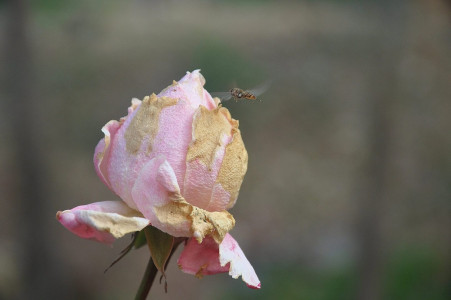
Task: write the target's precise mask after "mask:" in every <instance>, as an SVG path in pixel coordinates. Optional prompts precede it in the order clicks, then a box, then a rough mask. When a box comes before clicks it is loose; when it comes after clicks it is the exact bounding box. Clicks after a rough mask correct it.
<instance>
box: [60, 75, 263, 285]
mask: <svg viewBox="0 0 451 300" xmlns="http://www.w3.org/2000/svg"><path fill="white" fill-rule="evenodd" d="M204 84H205V79H204V78H203V76H202V75H201V74H200V72H199V70H196V71H194V72H192V73H189V72H188V73H187V75H185V76H184V77H183V78H182V79H181V80H180V81H179V82H175V81H174V82H173V84H172V85H170V86H169V87H167V88H166V89H164V90H163V91H162V92H161V93H160V94H158V96H157V95H155V94H152V95H150V96H147V97H145V98H144V99H143V100H142V101H140V100H137V99H133V100H132V105H131V106H130V107H129V109H128V115H127V116H126V117H123V118H121V119H120V120H119V121H110V122H108V123H107V124H106V125H105V126H104V127H103V128H102V131H103V133H104V134H105V137H104V138H103V139H102V140H100V142H99V143H98V145H97V147H96V149H95V153H94V166H95V169H96V172H97V174H98V176H99V177H100V178H101V179H102V181H103V182H104V183H105V184H106V185H107V186H108V187H109V188H110V189H111V190H112V191H113V192H114V193H115V194H117V195H118V196H119V197H120V198H121V199H122V200H123V202H122V201H106V202H97V203H93V204H89V205H84V206H79V207H76V208H74V209H72V210H66V211H63V212H58V213H57V219H58V220H59V221H60V222H61V224H63V226H65V227H66V228H67V229H69V230H70V231H71V232H73V233H75V234H76V235H78V236H80V237H82V238H90V239H94V240H97V241H99V242H103V243H112V241H113V240H114V238H119V237H121V236H123V235H125V234H127V233H130V232H135V231H140V230H142V229H143V228H144V227H146V226H147V225H152V226H154V227H156V228H158V229H159V230H161V231H163V232H166V233H168V234H170V235H172V236H174V237H188V238H190V240H189V241H188V243H187V245H186V247H185V249H184V251H183V253H182V255H181V257H180V260H179V265H180V267H181V269H182V270H184V271H186V272H187V273H192V274H197V275H198V276H200V275H202V274H215V273H219V272H227V271H229V274H230V275H231V276H233V277H234V278H237V277H238V276H239V275H243V280H245V281H246V283H247V284H248V286H250V287H254V288H259V287H260V282H259V281H258V278H257V276H256V275H255V272H254V270H253V268H252V266H251V265H250V264H249V262H248V261H247V259H246V257H245V256H244V254H243V252H242V251H241V249H240V248H239V246H238V244H237V243H236V241H235V240H234V239H233V238H232V237H231V236H230V235H229V234H228V232H229V231H230V230H231V229H232V228H233V226H234V225H235V220H234V218H233V216H232V215H231V214H230V213H229V212H228V211H227V210H228V209H229V208H231V207H232V206H233V205H234V204H235V202H236V200H237V198H238V193H239V189H240V186H241V183H242V181H243V178H244V175H245V173H246V170H247V161H248V156H247V152H246V149H245V147H244V143H243V141H242V138H241V134H240V130H239V129H238V121H236V120H234V119H232V118H231V116H230V113H229V111H228V110H227V109H226V108H224V107H222V106H221V105H218V104H219V101H218V99H216V98H215V99H213V98H212V97H211V96H210V94H209V93H208V92H207V91H206V90H205V89H204V88H203V85H204ZM202 253H208V254H209V255H208V256H205V257H203V255H202ZM206 257H208V260H207V261H204V260H205V258H206ZM200 258H204V260H202V261H203V263H202V264H200V260H199V259H200ZM205 264H207V267H205ZM208 266H209V267H208ZM197 267H198V270H195V269H196V268H197Z"/></svg>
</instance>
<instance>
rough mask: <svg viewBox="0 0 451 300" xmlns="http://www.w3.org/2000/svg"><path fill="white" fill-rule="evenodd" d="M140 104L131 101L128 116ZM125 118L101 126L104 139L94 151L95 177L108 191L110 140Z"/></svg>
mask: <svg viewBox="0 0 451 300" xmlns="http://www.w3.org/2000/svg"><path fill="white" fill-rule="evenodd" d="M140 104H141V101H140V100H138V99H136V98H134V99H132V105H131V106H130V107H129V108H128V115H130V114H132V113H133V111H134V110H135V109H136V108H137V107H138V106H139V105H140ZM127 117H128V116H127ZM127 117H123V118H121V120H120V122H118V121H115V120H112V121H109V122H108V123H106V124H105V126H103V128H102V132H103V133H104V134H105V137H104V138H103V139H101V140H100V141H99V143H98V144H97V146H96V149H95V151H94V167H95V170H96V172H97V175H98V176H99V177H100V179H102V181H103V183H105V184H106V185H107V186H108V187H109V188H110V189H111V184H110V182H109V178H108V177H109V176H108V166H109V158H110V152H111V147H110V145H111V140H112V139H113V138H114V136H115V135H116V132H117V131H118V130H119V128H120V127H121V125H122V123H123V122H124V121H125V120H126V119H127Z"/></svg>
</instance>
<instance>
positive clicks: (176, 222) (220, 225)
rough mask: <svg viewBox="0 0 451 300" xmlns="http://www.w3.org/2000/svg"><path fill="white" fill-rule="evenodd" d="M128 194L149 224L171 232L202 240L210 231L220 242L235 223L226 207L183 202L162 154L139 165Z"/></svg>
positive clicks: (172, 171)
mask: <svg viewBox="0 0 451 300" xmlns="http://www.w3.org/2000/svg"><path fill="white" fill-rule="evenodd" d="M132 197H133V199H134V201H135V203H136V205H137V207H138V209H139V211H141V212H142V213H143V215H144V216H145V217H146V218H148V219H149V220H150V222H151V223H152V226H155V227H157V228H158V229H160V230H162V231H164V232H166V233H169V234H170V235H173V236H177V237H191V236H194V237H196V238H197V240H198V241H202V239H203V238H204V237H205V236H206V235H211V236H212V237H213V238H214V239H215V241H217V242H221V241H222V239H223V238H224V236H225V234H226V233H227V232H228V231H230V230H231V229H232V228H233V226H234V225H235V220H234V219H233V217H232V215H231V214H229V213H228V212H227V211H221V212H208V211H206V210H203V209H200V208H198V207H195V206H193V205H191V204H189V203H188V202H186V201H185V199H184V198H183V197H182V195H181V194H180V188H179V186H178V183H177V178H176V175H175V173H174V170H173V169H172V167H171V165H170V164H169V163H168V161H167V160H166V159H165V158H164V157H162V156H160V157H156V158H153V159H152V160H150V161H149V162H148V163H147V164H146V165H145V166H144V167H143V168H142V170H141V172H140V174H139V176H138V178H137V180H136V183H135V186H134V187H133V190H132Z"/></svg>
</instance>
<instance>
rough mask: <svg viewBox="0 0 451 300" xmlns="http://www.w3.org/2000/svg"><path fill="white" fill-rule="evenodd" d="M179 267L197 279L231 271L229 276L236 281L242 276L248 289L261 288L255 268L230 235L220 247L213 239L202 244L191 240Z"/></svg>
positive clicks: (181, 256)
mask: <svg viewBox="0 0 451 300" xmlns="http://www.w3.org/2000/svg"><path fill="white" fill-rule="evenodd" d="M178 265H179V267H180V269H181V270H182V271H183V272H185V273H188V274H193V275H196V276H197V277H202V276H203V275H211V274H217V273H224V272H227V271H229V275H230V276H232V277H233V278H235V279H236V278H238V277H239V276H242V279H243V281H244V282H245V283H246V285H247V286H248V287H250V288H254V289H259V288H260V287H261V284H260V280H259V279H258V277H257V274H255V271H254V268H253V267H252V266H251V264H250V263H249V261H248V260H247V258H246V256H245V255H244V253H243V251H242V250H241V248H240V247H239V245H238V243H237V242H236V241H235V240H234V239H233V238H232V236H231V235H230V234H226V236H225V238H224V240H223V241H222V243H221V244H220V245H218V244H217V243H216V242H215V241H213V240H212V239H211V238H206V239H204V240H203V242H202V243H201V244H199V243H198V242H197V241H196V240H195V239H190V240H189V241H188V243H187V245H186V246H185V248H184V249H183V252H182V254H181V255H180V258H179V260H178Z"/></svg>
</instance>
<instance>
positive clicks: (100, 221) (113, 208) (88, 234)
mask: <svg viewBox="0 0 451 300" xmlns="http://www.w3.org/2000/svg"><path fill="white" fill-rule="evenodd" d="M56 218H57V219H58V221H59V222H60V223H61V224H62V225H63V226H64V227H66V228H67V229H68V230H70V231H71V232H72V233H74V234H76V235H78V236H79V237H81V238H85V239H92V240H96V241H98V242H101V243H105V244H111V243H112V242H113V241H114V239H115V238H116V239H117V238H120V237H122V236H124V235H125V234H127V233H130V232H135V231H140V230H142V229H143V228H144V227H146V226H147V225H149V220H147V219H146V218H143V217H142V215H141V213H139V212H138V211H136V210H133V209H131V208H130V207H128V206H127V205H126V204H125V203H124V202H122V201H105V202H96V203H92V204H88V205H82V206H77V207H75V208H73V209H71V210H65V211H62V212H61V211H59V212H57V213H56Z"/></svg>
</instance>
